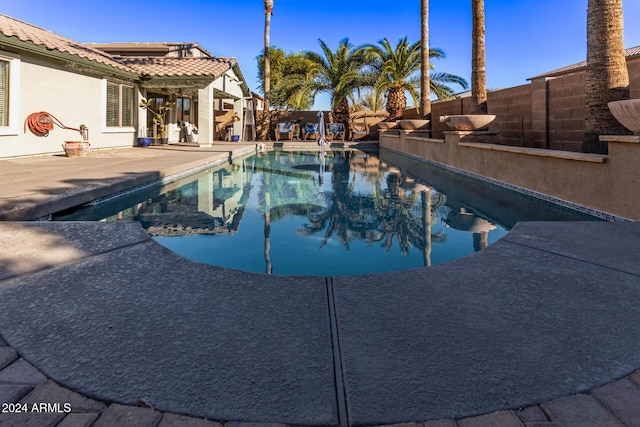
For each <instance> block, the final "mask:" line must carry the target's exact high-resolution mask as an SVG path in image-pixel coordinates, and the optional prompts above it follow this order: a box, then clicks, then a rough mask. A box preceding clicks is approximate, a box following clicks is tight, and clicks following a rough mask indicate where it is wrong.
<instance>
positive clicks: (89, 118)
mask: <svg viewBox="0 0 640 427" xmlns="http://www.w3.org/2000/svg"><path fill="white" fill-rule="evenodd" d="M18 56H19V60H20V73H19V75H12V76H11V77H10V79H18V80H19V82H18V85H19V95H18V96H19V102H18V106H17V111H10V114H12V115H17V117H18V119H19V129H17V132H11V133H10V134H0V158H11V157H21V156H32V155H40V154H57V153H63V152H64V151H63V149H62V146H61V145H62V144H63V143H64V142H65V141H78V140H81V136H80V134H79V133H78V132H75V131H72V130H65V129H61V128H59V127H57V126H55V127H54V129H53V130H52V131H51V132H50V134H49V136H47V137H39V136H36V135H34V134H33V133H31V132H30V131H29V130H27V131H26V132H24V129H23V124H24V121H25V119H26V118H27V116H28V115H29V114H31V113H35V112H40V111H45V112H47V113H50V114H51V115H53V116H54V117H56V118H58V119H59V120H60V121H61V122H62V123H63V124H64V125H66V126H69V127H73V128H78V127H79V126H80V125H81V124H84V125H86V126H87V127H88V128H89V142H90V143H91V147H92V149H99V148H115V147H131V146H132V145H133V144H134V142H135V137H136V134H135V128H134V127H132V128H126V129H117V130H116V129H112V128H107V127H106V119H105V117H106V80H105V79H103V78H102V76H99V75H89V74H87V73H80V72H72V71H69V70H68V69H67V68H66V66H65V64H64V63H62V62H60V61H56V60H50V59H46V58H42V57H39V56H35V55H31V54H27V53H23V54H20V55H18ZM128 84H130V85H132V86H135V85H133V84H132V83H128ZM14 95H15V94H11V93H10V96H14ZM136 108H137V107H136ZM135 115H136V116H137V113H136V114H135Z"/></svg>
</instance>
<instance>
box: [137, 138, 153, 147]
mask: <svg viewBox="0 0 640 427" xmlns="http://www.w3.org/2000/svg"><path fill="white" fill-rule="evenodd" d="M152 142H153V138H138V147H148V146H150V145H151V143H152Z"/></svg>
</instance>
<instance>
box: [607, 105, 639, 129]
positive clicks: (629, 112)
mask: <svg viewBox="0 0 640 427" xmlns="http://www.w3.org/2000/svg"><path fill="white" fill-rule="evenodd" d="M607 106H608V107H609V110H610V111H611V114H613V117H615V118H616V120H618V121H619V122H620V123H621V124H622V126H624V127H626V128H627V129H629V130H630V131H631V132H633V133H634V134H636V135H640V99H624V100H622V101H612V102H609V103H608V104H607Z"/></svg>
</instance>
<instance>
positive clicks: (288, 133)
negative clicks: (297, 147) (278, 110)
mask: <svg viewBox="0 0 640 427" xmlns="http://www.w3.org/2000/svg"><path fill="white" fill-rule="evenodd" d="M295 129H296V128H295V126H294V125H293V123H292V122H280V123H278V126H277V127H276V141H280V138H284V139H290V140H292V141H293V135H294V133H295Z"/></svg>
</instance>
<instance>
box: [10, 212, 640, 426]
mask: <svg viewBox="0 0 640 427" xmlns="http://www.w3.org/2000/svg"><path fill="white" fill-rule="evenodd" d="M7 224H9V223H7ZM41 226H43V227H46V226H47V224H46V223H45V224H42V225H41ZM584 226H585V227H597V225H594V224H584ZM626 226H630V227H633V228H634V230H637V226H636V225H635V224H633V225H631V224H628V225H626ZM587 232H589V231H587ZM634 232H635V231H634ZM535 234H536V233H534V236H533V237H535ZM509 236H510V237H509ZM507 237H508V238H509V239H517V238H518V236H517V233H514V234H513V235H511V234H510V235H508V236H507ZM529 237H530V238H532V237H531V236H529ZM594 239H595V240H597V241H600V242H601V243H602V244H603V246H602V247H600V248H598V249H599V251H598V253H606V252H607V251H611V253H614V254H620V253H624V252H627V253H628V254H631V253H634V251H635V253H637V249H638V248H637V246H638V245H637V244H635V243H634V242H633V241H627V242H625V243H626V244H627V245H630V246H628V247H624V246H622V247H621V245H620V244H619V242H618V241H611V237H610V235H609V234H608V233H606V232H605V233H603V232H602V231H600V232H597V233H596V235H595V236H594ZM534 240H535V239H534ZM537 243H540V242H537ZM537 243H536V242H532V241H530V240H529V241H528V242H520V244H537ZM543 243H544V244H545V245H547V244H549V245H551V247H550V250H552V251H556V252H557V251H558V248H559V246H564V245H566V244H569V245H570V244H571V242H567V241H558V242H555V241H553V239H551V240H547V241H546V242H543ZM607 248H608V249H607ZM33 250H34V251H35V252H38V251H39V250H40V248H38V247H34V248H33ZM556 255H557V256H559V257H567V256H568V255H567V254H562V253H558V254H556ZM31 256H33V255H31ZM614 258H616V257H615V256H612V257H610V258H609V261H611V262H613V263H614V264H616V265H618V264H617V263H618V262H619V258H617V259H614ZM31 259H32V258H31ZM462 261H464V260H462ZM588 262H589V263H594V260H593V259H591V260H589V261H588ZM597 263H598V264H599V268H605V269H606V268H613V269H615V270H619V269H620V267H619V266H613V267H612V266H611V265H608V264H607V262H603V261H602V260H597ZM456 265H459V264H456ZM54 268H55V267H54ZM444 268H449V267H446V265H445V267H444ZM579 273H580V272H579V271H577V272H576V275H577V276H579ZM627 273H628V272H627ZM24 274H25V275H29V274H32V272H28V273H26V272H25V273H24ZM400 274H402V273H394V277H398V276H395V275H400ZM633 274H636V273H633ZM14 278H15V277H14ZM578 278H579V277H578ZM4 280H8V278H6V277H5V279H4ZM4 280H2V281H4ZM21 356H22V355H21V354H20V352H17V351H16V350H15V349H13V348H11V347H10V346H8V345H7V343H6V341H4V340H2V338H0V369H1V370H0V386H2V387H0V389H2V391H3V393H4V394H3V397H4V396H10V397H11V400H12V401H14V402H19V401H21V402H36V401H38V400H39V401H49V402H53V401H56V399H57V398H58V397H59V396H65V398H68V399H73V400H72V401H73V402H78V404H77V405H78V407H82V408H85V409H83V412H80V413H76V412H73V413H71V414H68V415H67V414H64V413H63V414H58V415H51V414H41V415H35V414H30V415H27V414H22V415H17V414H13V415H7V414H2V415H0V422H2V421H3V418H5V419H8V420H10V421H15V422H17V423H18V424H17V425H20V423H22V425H34V420H35V422H36V423H39V422H44V421H38V420H45V419H46V420H50V419H51V417H52V416H57V417H58V418H59V420H58V421H64V419H65V417H66V419H67V420H66V421H64V422H66V423H73V422H78V420H79V419H80V418H84V419H92V420H95V419H98V421H99V422H97V423H96V424H95V425H101V424H100V423H103V424H104V425H108V424H109V423H111V424H113V422H114V420H122V419H125V418H129V419H130V420H134V421H133V422H134V423H137V424H138V425H142V423H143V422H145V423H148V425H158V424H159V425H175V424H178V425H179V424H180V423H186V422H187V420H186V419H184V418H179V416H178V415H175V414H171V413H162V412H159V411H156V410H154V409H151V408H148V407H145V406H148V402H145V401H141V402H139V405H140V407H135V406H126V405H122V404H120V403H114V402H110V401H107V402H96V401H95V400H93V399H89V400H84V399H86V398H85V397H83V396H80V395H76V394H75V392H72V391H69V390H67V389H65V388H64V387H60V386H58V385H56V384H55V383H54V382H53V381H52V380H50V379H48V378H46V377H45V376H44V375H43V374H42V373H41V372H39V371H38V367H37V366H33V365H32V364H30V363H29V362H28V361H27V360H25V359H24V358H23V357H21ZM69 393H71V394H69ZM631 402H634V403H635V406H633V405H631V406H630V403H631ZM81 403H82V404H81ZM74 406H75V404H74ZM523 406H526V405H523ZM638 408H640V371H638V370H635V371H634V372H630V373H629V372H627V373H626V374H625V375H623V376H622V377H621V378H619V379H615V380H613V381H612V382H609V383H607V384H604V385H601V386H599V387H597V388H595V389H591V390H583V391H581V392H580V393H577V394H570V395H567V396H558V397H555V398H554V399H552V400H549V401H546V402H542V403H541V402H531V406H527V407H525V408H524V409H518V408H512V409H500V410H498V411H496V412H492V413H489V414H484V415H476V416H472V417H466V418H457V419H455V420H454V419H452V418H451V419H446V420H442V419H440V420H431V421H424V420H422V421H424V422H420V423H413V424H415V425H419V424H423V425H424V426H425V427H431V426H436V425H451V426H453V425H460V426H463V425H483V424H490V423H497V424H499V425H523V424H527V423H533V422H557V423H562V422H567V421H576V420H582V421H583V422H586V421H592V422H595V423H604V422H610V423H612V424H613V423H616V422H625V421H626V422H628V420H629V419H632V420H633V419H638V418H640V409H638ZM631 416H633V417H635V418H629V417H631ZM38 417H41V418H38ZM42 417H45V418H42ZM585 417H596V418H585ZM100 419H102V421H100ZM616 420H617V421H616ZM58 421H56V423H57V422H58ZM271 421H273V420H271ZM415 421H418V420H415ZM47 422H49V421H47ZM91 422H93V421H91ZM188 422H194V423H195V422H196V421H195V420H194V419H192V420H190V421H188ZM201 422H202V425H221V424H220V423H214V422H210V421H205V420H201ZM172 423H173V424H172ZM347 423H348V417H347V420H345V419H344V418H343V419H342V420H340V422H339V423H337V425H346V424H347ZM226 424H230V425H255V422H252V423H248V424H247V423H244V424H243V423H242V422H241V420H240V422H227V423H226ZM226 424H225V425H226ZM194 425H195V424H194ZM265 425H273V423H266V424H265Z"/></svg>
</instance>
